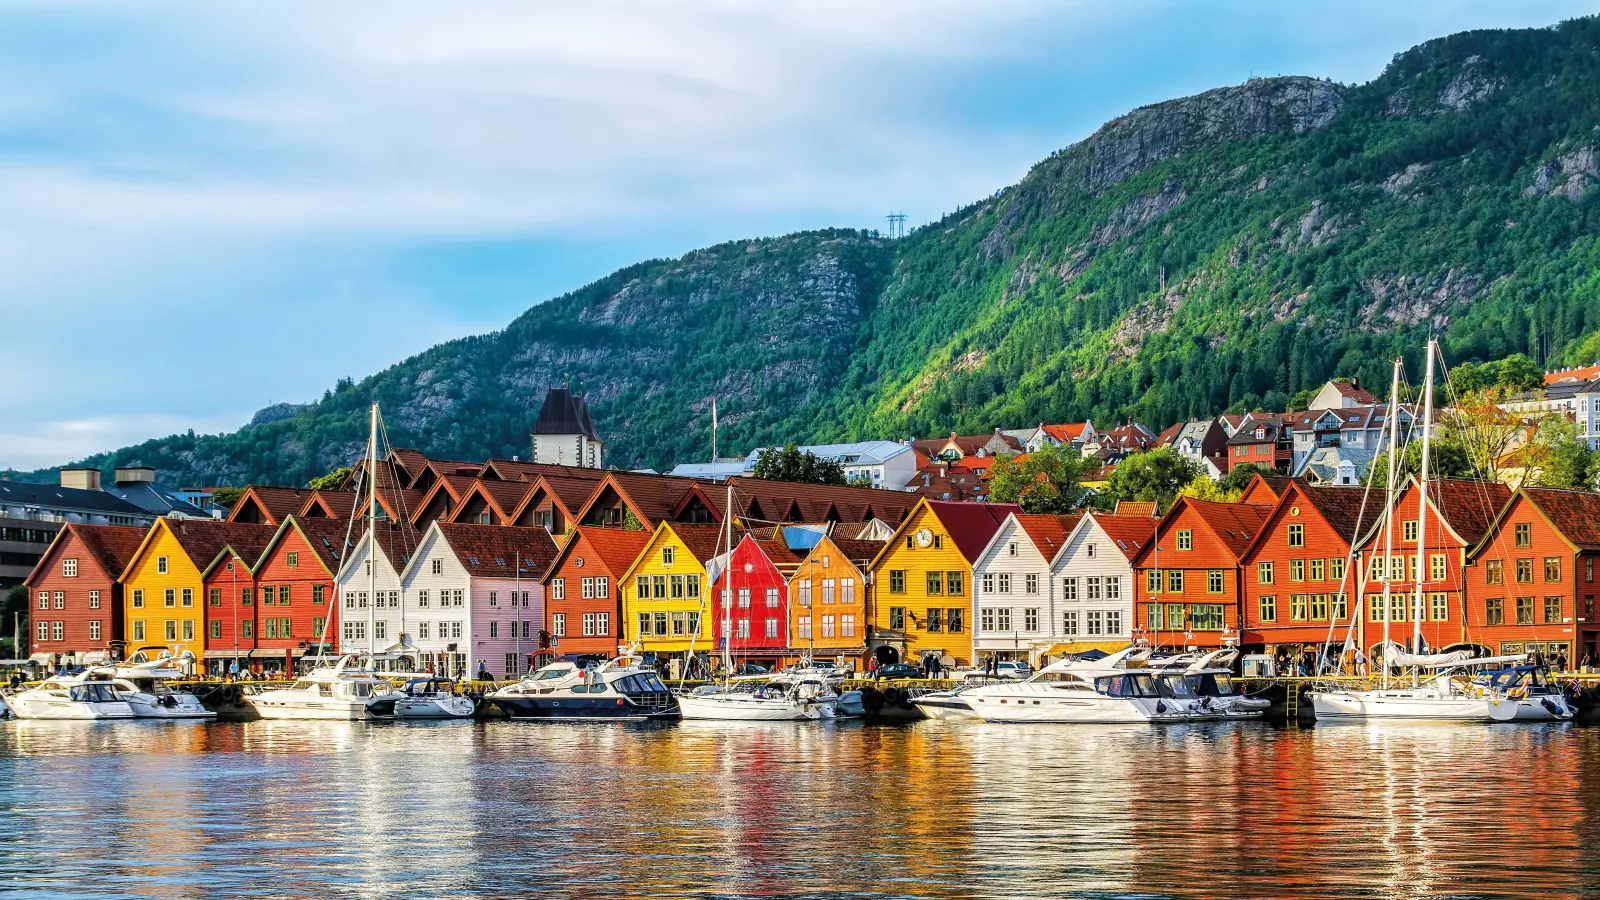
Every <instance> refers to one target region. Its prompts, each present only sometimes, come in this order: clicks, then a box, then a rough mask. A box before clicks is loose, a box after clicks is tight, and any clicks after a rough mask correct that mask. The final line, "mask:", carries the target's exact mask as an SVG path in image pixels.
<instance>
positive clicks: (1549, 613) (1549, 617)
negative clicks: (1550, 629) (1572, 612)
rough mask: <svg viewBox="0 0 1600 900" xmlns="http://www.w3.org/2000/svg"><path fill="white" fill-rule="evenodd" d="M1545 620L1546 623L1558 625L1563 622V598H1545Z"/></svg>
mask: <svg viewBox="0 0 1600 900" xmlns="http://www.w3.org/2000/svg"><path fill="white" fill-rule="evenodd" d="M1544 622H1545V624H1546V625H1557V624H1560V622H1561V598H1560V597H1546V598H1544Z"/></svg>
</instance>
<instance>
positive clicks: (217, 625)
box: [211, 619, 222, 641]
mask: <svg viewBox="0 0 1600 900" xmlns="http://www.w3.org/2000/svg"><path fill="white" fill-rule="evenodd" d="M221 637H222V620H221V619H212V620H211V639H212V640H213V641H215V640H218V639H219V638H221Z"/></svg>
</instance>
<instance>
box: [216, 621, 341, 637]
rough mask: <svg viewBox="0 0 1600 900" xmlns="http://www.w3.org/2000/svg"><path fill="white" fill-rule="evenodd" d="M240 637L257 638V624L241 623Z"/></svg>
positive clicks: (250, 622)
mask: <svg viewBox="0 0 1600 900" xmlns="http://www.w3.org/2000/svg"><path fill="white" fill-rule="evenodd" d="M361 627H362V628H363V629H364V628H366V627H367V623H365V622H362V623H361ZM361 635H362V636H363V637H365V636H366V632H365V631H362V632H361ZM239 636H240V637H242V638H254V637H255V636H256V623H255V622H252V621H250V620H249V619H245V620H244V621H242V622H240V623H239Z"/></svg>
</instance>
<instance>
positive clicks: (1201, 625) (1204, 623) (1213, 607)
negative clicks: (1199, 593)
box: [1189, 603, 1222, 631]
mask: <svg viewBox="0 0 1600 900" xmlns="http://www.w3.org/2000/svg"><path fill="white" fill-rule="evenodd" d="M1189 617H1190V620H1191V622H1190V627H1191V628H1193V629H1194V630H1195V631H1221V630H1222V604H1220V603H1196V604H1195V605H1194V606H1191V607H1189Z"/></svg>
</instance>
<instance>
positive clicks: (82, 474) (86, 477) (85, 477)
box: [61, 466, 100, 491]
mask: <svg viewBox="0 0 1600 900" xmlns="http://www.w3.org/2000/svg"><path fill="white" fill-rule="evenodd" d="M61 486H62V487H64V488H76V489H77V490H80V491H98V490H100V470H99V469H91V468H88V467H87V466H85V467H82V468H72V469H62V470H61Z"/></svg>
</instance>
